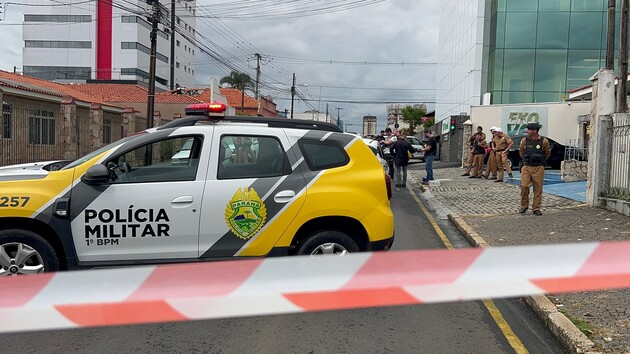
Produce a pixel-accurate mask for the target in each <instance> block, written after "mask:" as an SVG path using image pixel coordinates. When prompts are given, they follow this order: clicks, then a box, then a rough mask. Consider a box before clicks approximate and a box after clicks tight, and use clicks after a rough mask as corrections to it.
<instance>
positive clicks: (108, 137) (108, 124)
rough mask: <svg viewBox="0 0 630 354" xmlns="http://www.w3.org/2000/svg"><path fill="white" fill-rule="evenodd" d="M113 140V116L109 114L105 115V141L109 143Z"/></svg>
mask: <svg viewBox="0 0 630 354" xmlns="http://www.w3.org/2000/svg"><path fill="white" fill-rule="evenodd" d="M111 142H112V118H111V117H108V116H104V117H103V143H104V144H109V143H111Z"/></svg>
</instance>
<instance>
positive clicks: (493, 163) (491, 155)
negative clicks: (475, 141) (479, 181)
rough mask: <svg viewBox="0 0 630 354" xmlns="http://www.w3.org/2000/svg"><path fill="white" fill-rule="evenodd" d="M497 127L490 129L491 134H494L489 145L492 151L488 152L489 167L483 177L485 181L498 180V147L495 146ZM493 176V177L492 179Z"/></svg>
mask: <svg viewBox="0 0 630 354" xmlns="http://www.w3.org/2000/svg"><path fill="white" fill-rule="evenodd" d="M496 130H497V127H491V128H490V134H492V139H490V143H489V144H488V146H489V148H490V151H489V152H488V166H487V167H486V172H484V174H483V175H482V177H483V178H485V179H491V180H492V179H497V159H496V156H495V155H496V153H495V150H496V147H495V145H494V137H495V136H496V134H497V132H496ZM490 175H492V177H490Z"/></svg>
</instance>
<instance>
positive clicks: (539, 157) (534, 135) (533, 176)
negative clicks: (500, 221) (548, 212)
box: [518, 123, 551, 216]
mask: <svg viewBox="0 0 630 354" xmlns="http://www.w3.org/2000/svg"><path fill="white" fill-rule="evenodd" d="M539 131H540V124H538V123H529V124H527V137H525V138H523V140H521V144H520V145H519V149H518V151H519V154H520V155H521V159H522V161H523V168H522V169H521V208H520V209H519V211H518V212H519V213H520V214H524V213H525V212H526V211H527V209H528V208H529V187H530V186H534V199H533V202H532V209H533V210H534V215H538V216H540V215H542V212H541V211H540V208H541V206H542V190H543V181H544V179H545V161H547V159H548V158H549V156H550V155H551V148H550V147H549V140H548V139H547V138H545V137H543V136H541V135H540V134H538V132H539Z"/></svg>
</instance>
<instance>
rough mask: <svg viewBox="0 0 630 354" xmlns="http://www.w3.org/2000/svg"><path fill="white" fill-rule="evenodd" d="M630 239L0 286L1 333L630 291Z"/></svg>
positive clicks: (192, 267)
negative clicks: (567, 293)
mask: <svg viewBox="0 0 630 354" xmlns="http://www.w3.org/2000/svg"><path fill="white" fill-rule="evenodd" d="M629 254H630V241H626V242H615V243H584V244H567V245H553V246H521V247H500V248H487V249H479V248H468V249H457V250H421V251H397V252H382V253H356V254H350V255H347V256H343V257H327V256H318V257H286V258H269V259H252V260H242V261H227V262H208V263H193V264H181V265H165V266H153V267H147V266H143V267H134V268H124V269H123V268H117V269H101V270H89V271H79V272H61V273H51V274H42V275H35V276H23V277H7V278H4V279H0V332H12V331H22V330H42V329H54V328H74V327H86V326H107V325H124V324H136V323H150V322H166V321H187V320H197V319H211V318H226V317H240V316H256V315H268V314H283V313H296V312H309V311H322V310H337V309H351V308H361V307H374V306H394V305H409V304H421V303H435V302H449V301H462V300H478V299H485V298H499V297H514V296H523V295H533V294H542V293H560V292H572V291H584V290H603V289H610V288H622V287H630V257H629V256H628V255H629Z"/></svg>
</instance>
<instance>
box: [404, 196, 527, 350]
mask: <svg viewBox="0 0 630 354" xmlns="http://www.w3.org/2000/svg"><path fill="white" fill-rule="evenodd" d="M407 190H409V193H411V196H412V197H413V199H415V201H416V203H417V204H418V206H420V209H422V212H423V213H424V215H426V217H427V219H429V222H430V223H431V226H433V229H434V230H435V232H436V233H437V234H438V236H440V239H441V240H442V242H443V243H444V245H445V246H446V248H447V249H449V250H451V249H453V244H452V243H451V241H450V240H449V239H448V237H446V234H445V233H444V231H442V228H440V225H438V223H437V221H435V218H434V217H433V215H431V213H429V211H428V210H427V208H426V207H425V206H424V204H422V202H421V201H420V198H418V196H417V195H416V193H415V192H414V191H413V189H411V187H407ZM483 304H484V306H485V307H486V309H488V312H489V313H490V316H492V319H493V320H494V322H495V323H496V324H497V326H498V327H499V329H500V330H501V332H502V333H503V336H505V339H506V340H507V341H508V343H509V344H510V346H511V347H512V349H514V351H515V352H516V353H517V354H527V353H529V351H528V350H527V348H525V345H523V342H521V340H520V339H519V338H518V337H517V336H516V334H515V333H514V331H513V330H512V327H510V325H509V324H508V323H507V321H506V320H505V318H504V317H503V314H501V311H500V310H499V309H498V308H497V306H496V305H495V304H494V301H492V300H483Z"/></svg>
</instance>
